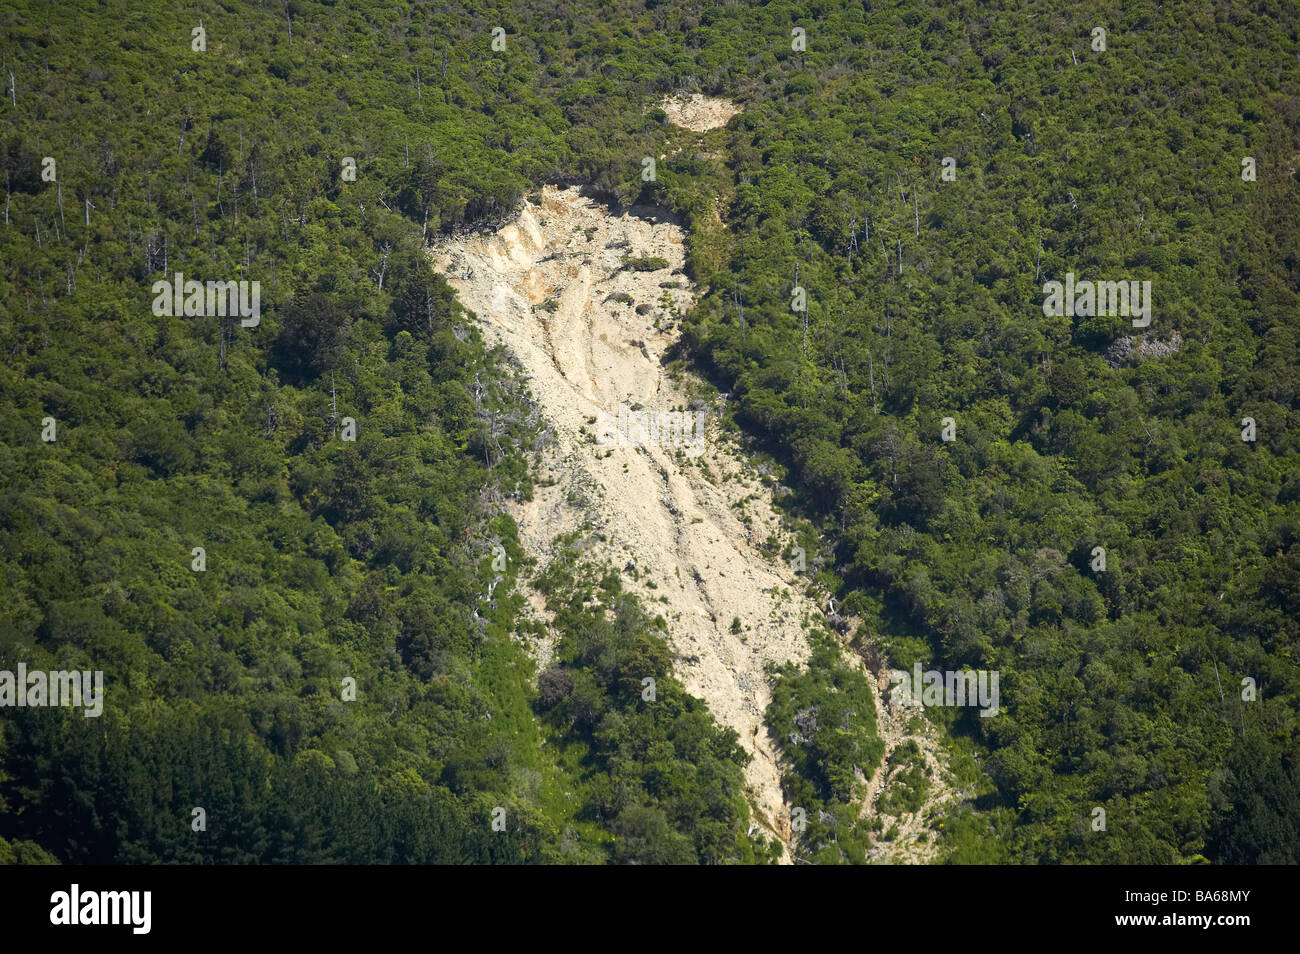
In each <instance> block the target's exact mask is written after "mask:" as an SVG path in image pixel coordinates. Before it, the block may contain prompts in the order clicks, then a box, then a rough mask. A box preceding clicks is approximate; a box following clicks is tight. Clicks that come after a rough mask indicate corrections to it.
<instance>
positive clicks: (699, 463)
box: [432, 188, 818, 840]
mask: <svg viewBox="0 0 1300 954" xmlns="http://www.w3.org/2000/svg"><path fill="white" fill-rule="evenodd" d="M541 200H542V201H541V204H540V206H533V205H530V204H527V203H526V204H525V208H524V211H523V212H522V214H521V215H520V216H519V219H518V221H517V222H515V223H512V224H511V225H508V226H506V227H505V228H503V229H501V230H500V231H499V232H497V233H496V234H494V235H481V236H475V237H473V238H470V239H468V240H464V239H462V240H455V241H452V242H448V243H446V244H444V245H442V246H439V247H437V248H435V249H433V250H432V259H433V262H434V267H435V268H437V269H438V270H439V271H442V272H443V273H444V274H445V275H446V278H447V280H448V282H449V283H450V284H451V286H452V287H453V288H455V289H456V291H457V292H458V294H459V296H460V299H461V301H462V302H463V303H464V305H465V306H466V307H467V308H469V309H471V310H472V311H474V312H476V313H477V314H478V316H479V318H480V320H481V323H482V325H483V328H484V330H485V333H486V335H487V336H488V338H489V339H490V340H492V341H494V342H497V343H500V344H503V345H505V346H506V347H507V348H508V349H509V350H510V351H512V352H513V353H514V354H515V356H516V357H517V358H518V359H519V361H520V363H521V364H522V365H523V367H524V369H525V370H526V372H527V374H528V376H529V377H530V379H531V386H532V390H533V395H534V397H535V399H536V400H537V401H538V403H539V405H540V406H541V408H542V411H543V413H544V414H545V415H546V417H547V418H548V421H549V423H550V425H551V427H552V428H553V430H554V433H555V436H556V441H555V443H554V444H553V445H552V446H551V447H549V448H548V449H547V451H546V452H545V455H544V458H543V465H542V468H541V472H540V474H539V478H540V480H539V483H543V482H546V481H547V480H548V479H549V480H552V481H554V483H553V484H552V485H551V486H541V487H539V488H538V490H537V493H536V496H535V498H534V499H533V500H532V501H531V502H529V503H526V504H522V505H519V506H516V507H515V510H514V517H515V519H516V520H517V522H518V523H519V525H520V529H521V532H522V536H523V540H524V544H525V546H526V548H527V549H528V552H529V553H530V554H531V555H533V556H535V557H537V558H538V559H539V562H540V563H541V564H542V565H544V564H545V563H546V562H547V560H548V559H549V556H550V553H551V548H552V542H553V541H554V539H555V537H556V536H558V535H559V534H561V533H564V532H567V531H569V530H571V529H574V528H576V527H577V526H579V525H581V524H582V523H583V521H590V522H591V523H592V524H594V525H595V526H596V527H598V528H599V529H600V530H601V532H603V533H604V534H605V535H606V542H605V543H603V544H599V545H598V546H597V548H596V550H597V555H599V556H603V557H605V558H607V559H609V560H610V561H611V562H612V563H613V564H614V565H615V566H616V567H619V568H623V567H624V566H625V565H626V564H627V563H628V562H629V561H630V562H632V563H634V564H635V566H636V577H637V579H635V580H633V579H632V575H631V574H625V576H626V582H627V584H628V586H629V588H630V589H632V590H634V591H636V592H638V593H639V594H640V595H641V596H642V597H643V598H644V599H645V600H646V602H647V605H648V607H649V608H650V610H651V612H661V613H663V614H664V616H665V618H667V619H668V621H669V624H670V629H671V637H672V640H673V644H674V648H675V650H676V652H677V654H678V661H677V666H676V671H677V675H678V677H679V678H680V679H681V680H682V682H683V683H684V684H685V685H686V687H687V689H688V691H690V692H691V693H692V694H694V695H696V696H699V697H700V698H702V699H704V700H705V701H706V702H707V703H708V705H709V708H710V710H711V711H712V712H713V714H714V715H715V717H716V718H717V719H718V720H719V721H720V722H721V723H722V724H724V725H728V726H730V727H732V728H734V729H735V730H736V732H737V734H738V735H739V737H740V742H741V744H742V745H743V746H744V747H745V749H746V750H747V751H748V752H750V753H751V754H752V755H753V756H754V759H753V761H752V762H751V763H750V765H749V767H748V769H747V771H746V778H747V781H748V783H749V785H750V786H751V788H752V800H751V801H752V804H753V806H754V808H755V813H756V816H757V818H758V820H759V822H760V824H762V825H763V826H764V827H766V828H768V829H769V830H771V831H779V832H781V833H782V834H788V814H787V812H786V811H785V807H784V805H783V801H782V795H781V787H780V774H779V771H778V767H777V761H776V757H775V753H774V752H773V750H772V745H771V742H770V741H769V740H768V738H767V735H766V731H765V730H764V728H763V711H764V709H765V708H766V706H767V704H768V701H769V699H770V694H769V690H768V683H767V678H766V676H765V674H764V671H763V667H764V665H765V664H766V663H768V662H774V663H782V662H785V661H787V660H802V659H805V658H806V657H807V654H808V648H807V644H806V640H805V638H804V634H803V620H804V617H808V618H810V619H811V618H816V617H817V614H818V611H817V609H816V608H815V607H814V606H813V605H812V604H811V602H809V601H808V600H807V599H805V598H804V597H803V595H802V584H801V581H800V580H799V578H798V577H797V576H796V575H795V574H794V573H793V572H792V571H791V570H790V569H789V568H788V567H786V566H784V565H782V564H781V563H779V562H776V563H774V562H771V561H769V560H768V559H767V558H765V557H764V555H763V554H762V553H761V552H760V551H759V550H758V548H757V546H758V544H759V543H761V542H762V541H764V540H765V539H766V538H767V536H768V535H769V533H771V532H773V531H775V530H777V528H778V527H779V520H778V518H777V516H776V514H775V513H774V511H773V509H772V506H771V504H770V499H771V495H770V492H769V491H768V490H767V489H766V488H764V487H763V486H762V484H761V483H760V481H759V480H758V478H757V475H756V474H754V473H753V470H752V468H751V467H750V466H749V465H748V464H747V463H746V462H745V461H744V460H743V459H742V458H741V456H740V455H739V454H738V453H737V451H736V449H735V448H734V447H733V446H732V445H731V443H730V442H728V441H726V440H724V439H723V437H722V436H721V434H720V432H719V430H718V428H716V427H715V426H707V427H706V428H705V431H704V443H703V445H702V447H703V452H702V453H700V454H699V455H698V456H696V457H694V458H692V457H689V456H687V452H688V451H689V450H691V448H689V447H688V446H686V445H685V443H684V442H683V441H680V440H678V441H675V440H674V438H675V437H679V436H683V435H681V434H680V433H679V432H675V431H674V432H669V433H661V434H659V436H658V440H657V441H652V440H651V439H650V437H649V435H647V434H645V433H644V432H642V433H637V432H636V431H635V429H634V428H628V430H629V432H630V438H631V439H630V440H629V442H628V443H626V444H624V445H623V446H620V445H619V444H618V443H615V442H612V441H611V442H610V443H609V444H608V445H606V446H602V445H599V444H597V443H595V442H594V441H593V440H592V438H593V436H594V435H595V432H596V430H597V426H596V423H594V422H595V421H596V420H597V419H600V420H607V421H613V422H617V419H618V416H619V406H620V405H625V406H626V407H627V412H628V413H631V412H632V411H636V410H638V409H642V410H645V411H650V412H670V411H673V410H678V411H682V410H689V409H690V408H689V407H688V405H689V403H690V399H689V398H688V396H687V395H686V394H685V393H684V391H683V390H682V388H681V387H680V386H679V385H678V384H677V383H675V382H674V381H673V380H672V379H670V378H669V377H668V375H667V374H666V373H665V371H664V369H663V367H662V365H661V363H660V359H661V358H662V356H663V354H664V352H665V351H666V350H667V349H668V348H669V347H670V346H671V345H672V344H673V342H674V340H675V338H676V332H675V331H669V330H667V329H668V328H669V327H671V326H674V325H675V324H676V322H675V320H674V319H673V318H672V317H671V315H670V314H669V313H668V312H667V311H666V310H665V308H664V305H663V302H662V299H663V296H664V295H665V294H666V295H667V296H668V299H669V301H670V302H671V304H672V307H673V308H675V309H678V310H684V309H686V308H687V307H689V306H690V304H691V302H692V300H693V297H694V290H693V288H692V287H691V285H690V282H689V281H688V280H687V279H686V277H685V276H684V275H682V274H681V273H680V269H681V268H682V265H683V263H684V261H685V252H684V249H683V245H682V240H683V235H682V232H681V230H680V229H679V228H678V227H677V226H676V225H673V224H671V223H668V222H654V221H650V220H649V219H646V218H641V217H638V216H636V215H632V214H623V215H620V216H617V217H615V216H613V215H611V214H610V212H609V210H608V209H606V208H604V207H603V206H600V205H599V204H597V203H595V202H593V201H591V200H589V199H586V198H583V197H581V196H580V195H579V193H578V190H577V189H568V190H564V191H558V190H554V189H549V188H548V189H545V190H543V192H542V196H541ZM625 257H632V258H641V259H647V258H662V259H665V260H666V261H667V262H668V266H667V267H666V268H661V269H658V270H654V271H644V272H642V271H634V270H629V269H626V268H623V267H622V265H623V261H624V258H625ZM672 282H676V283H677V284H678V285H679V287H677V288H664V287H661V286H662V285H663V284H666V283H672ZM611 296H618V297H611ZM622 296H627V297H626V298H623V297H622ZM548 302H549V303H551V305H550V307H543V305H546V304H547V303H548ZM638 305H643V306H646V305H648V306H650V307H649V308H648V309H643V311H644V312H645V313H644V314H637V310H636V306H638ZM656 323H658V325H659V327H656ZM602 414H604V415H608V418H602V417H601V415H602ZM584 432H585V433H584ZM605 436H606V437H607V438H612V437H613V435H612V433H607V434H606V435H605ZM685 436H686V437H689V434H687V435H685ZM674 444H676V445H677V446H674ZM638 445H639V446H638ZM664 597H666V599H667V603H666V604H665V603H664V602H663V601H662V600H661V598H664ZM540 603H541V601H540V600H534V605H535V607H537V608H538V609H539V610H540ZM735 619H738V620H739V621H740V624H741V632H740V633H738V634H737V633H732V632H731V629H732V621H733V620H735ZM542 655H543V658H545V657H546V656H548V655H549V648H548V647H542ZM783 840H786V839H785V838H783Z"/></svg>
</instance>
